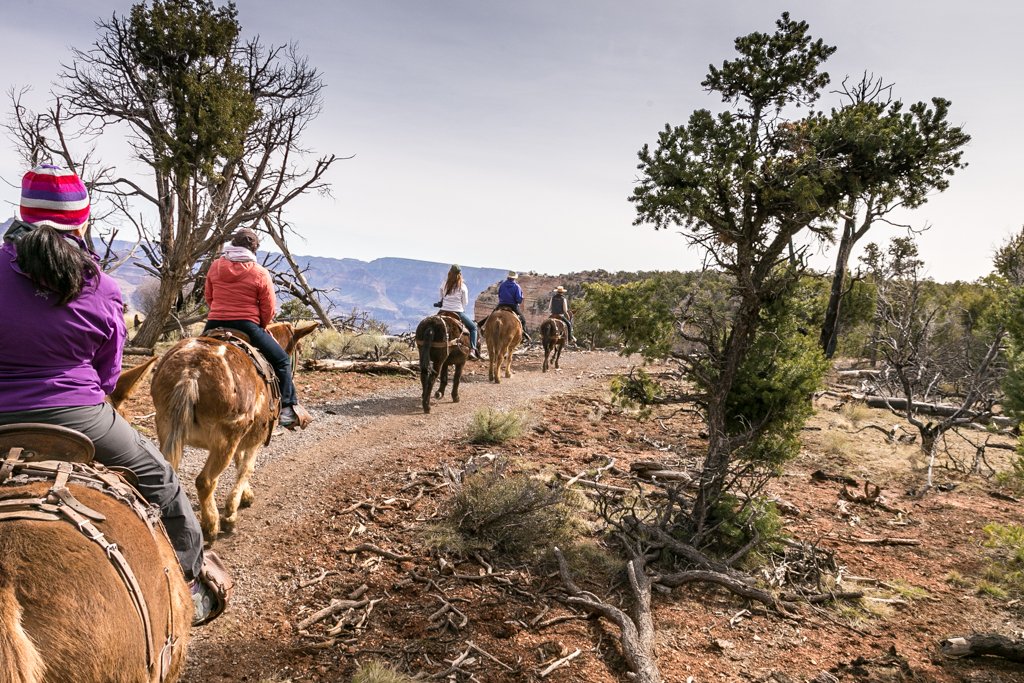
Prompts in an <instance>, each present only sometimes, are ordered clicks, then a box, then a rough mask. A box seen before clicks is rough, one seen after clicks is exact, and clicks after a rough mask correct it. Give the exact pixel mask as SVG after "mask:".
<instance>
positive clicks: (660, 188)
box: [630, 13, 851, 536]
mask: <svg viewBox="0 0 1024 683" xmlns="http://www.w3.org/2000/svg"><path fill="white" fill-rule="evenodd" d="M735 47H736V51H737V53H738V56H737V57H736V58H735V59H733V60H730V61H726V62H724V63H723V64H722V65H721V66H720V67H716V66H714V65H711V66H710V67H709V71H708V75H707V77H706V78H705V79H704V81H703V82H702V85H703V86H704V88H705V89H707V90H708V91H710V92H713V93H717V94H719V95H720V96H721V99H722V102H724V103H725V104H726V105H728V108H727V109H726V110H725V111H722V112H720V113H718V114H717V115H716V114H712V112H710V111H708V110H706V109H700V110H697V111H694V112H693V113H692V114H691V116H690V118H689V121H688V122H687V123H686V124H684V125H679V126H671V125H666V127H665V129H664V130H663V131H662V132H661V133H660V135H659V137H658V142H657V145H656V146H654V147H653V148H652V147H651V146H648V145H644V147H643V149H642V150H641V151H640V153H639V158H640V164H639V166H638V169H639V171H640V178H639V183H638V185H637V187H636V188H635V189H634V192H633V195H632V197H631V198H630V199H631V201H632V202H633V203H634V205H635V207H636V220H635V223H636V224H637V225H641V224H650V225H653V227H654V228H655V229H669V228H675V227H679V226H681V227H682V228H683V230H682V234H683V236H684V238H685V239H686V240H687V241H688V242H689V243H690V245H691V246H692V247H693V248H695V249H697V250H699V251H700V252H701V253H702V254H703V256H704V259H705V264H706V265H707V267H709V268H710V269H712V270H716V271H720V272H721V273H722V274H724V275H725V276H727V278H728V280H729V285H730V287H731V292H730V294H731V301H732V305H731V309H730V310H729V314H728V316H727V317H726V318H725V319H717V320H716V321H714V324H710V325H703V326H698V329H697V332H698V334H697V335H696V338H695V339H694V341H695V342H697V343H698V344H699V345H700V346H702V347H703V348H702V349H701V353H700V354H699V356H695V357H694V360H693V362H691V363H690V369H691V373H692V376H693V378H694V380H695V382H696V384H697V385H698V387H699V388H700V389H701V390H702V391H703V392H704V397H703V399H702V402H703V407H704V411H705V418H706V420H707V423H708V435H709V436H708V447H707V453H706V456H705V461H704V465H703V468H702V471H701V476H700V480H699V488H698V493H697V497H696V500H695V502H694V506H693V522H694V525H695V532H696V534H697V535H698V536H699V535H701V534H702V533H703V531H704V528H705V525H706V522H707V521H708V518H709V514H710V513H711V511H712V510H714V509H715V508H716V507H717V506H718V504H719V503H720V500H721V498H722V495H723V492H724V490H725V487H726V482H727V480H728V477H729V473H730V468H731V466H732V464H733V462H734V460H735V459H737V458H744V457H750V456H751V455H754V454H756V453H757V452H759V451H761V452H762V453H764V454H765V456H766V458H767V459H768V460H769V461H774V460H777V459H778V457H779V456H780V455H782V454H783V453H786V454H791V453H792V449H793V439H792V438H790V437H791V434H790V430H791V428H792V421H793V419H794V418H795V417H798V415H797V414H795V413H794V412H793V411H792V410H791V409H790V406H787V405H786V404H787V403H793V404H796V403H799V402H804V403H806V401H807V396H806V395H804V396H799V395H794V393H793V392H789V393H786V392H783V393H784V394H786V397H785V400H784V401H782V402H781V403H778V402H776V404H774V405H771V402H769V403H766V404H765V406H764V407H765V408H767V410H766V411H764V412H763V413H762V414H760V415H757V416H753V415H751V416H749V417H748V416H745V415H743V414H742V413H739V412H737V411H742V410H745V409H747V408H749V407H750V406H749V404H748V403H746V402H745V401H743V400H742V397H740V396H739V395H738V392H739V391H741V390H744V389H749V388H750V385H749V382H748V381H747V380H748V379H750V378H749V376H747V377H746V378H745V375H746V374H747V373H750V372H756V371H757V369H756V368H752V367H751V366H750V365H749V360H750V358H751V355H752V353H753V352H754V350H755V349H756V348H757V347H758V346H759V345H763V344H769V345H770V344H771V341H770V338H769V337H770V336H771V333H772V330H771V329H767V330H762V328H763V327H764V326H765V325H768V326H769V327H771V326H772V325H783V327H785V328H786V329H787V332H788V331H789V330H791V329H793V328H792V326H791V325H789V324H788V323H785V321H789V320H791V315H790V313H789V312H787V311H785V310H784V309H785V308H786V307H785V306H778V307H776V308H777V309H778V310H776V311H774V312H773V311H770V310H768V309H769V305H771V304H773V303H774V302H777V301H779V300H782V299H784V298H785V297H787V296H789V294H790V292H791V291H792V289H793V287H794V286H795V284H796V283H797V282H798V280H799V276H800V273H801V271H802V259H801V258H800V256H801V252H800V250H799V249H794V244H796V243H797V240H798V238H799V237H801V236H802V235H804V234H818V235H821V236H824V235H825V234H826V232H827V228H826V227H824V225H823V221H822V219H823V218H827V217H828V216H829V215H830V212H832V211H834V209H835V208H836V206H837V205H838V204H839V202H840V201H841V199H842V197H843V196H844V190H845V189H846V184H847V183H848V181H849V174H850V172H851V171H850V169H848V168H845V167H844V164H843V163H842V160H841V159H837V158H835V157H830V156H829V155H828V154H827V150H823V149H821V148H820V147H819V143H820V142H821V140H822V137H823V136H821V135H818V134H816V133H817V130H818V128H817V127H815V126H811V125H809V121H810V118H809V117H804V118H801V119H793V118H789V117H791V116H792V115H793V113H794V112H796V111H798V110H799V109H800V108H806V107H810V106H811V105H813V104H814V102H815V101H816V100H817V99H818V97H819V95H820V93H821V91H822V89H823V88H824V87H825V86H826V85H827V84H828V83H829V76H828V74H827V73H826V72H824V71H823V70H822V67H823V65H824V63H825V61H826V60H827V59H828V58H829V56H830V55H831V54H832V53H833V52H834V51H835V48H834V47H831V46H829V45H826V44H825V43H824V42H823V41H822V40H820V39H818V40H815V39H813V38H812V37H811V35H810V34H809V32H808V25H807V23H806V22H802V21H794V20H792V19H791V18H790V16H789V14H788V13H784V14H783V15H782V17H781V18H780V19H779V20H778V21H777V22H776V30H775V32H774V33H772V34H766V33H760V32H756V33H751V34H750V35H747V36H743V37H740V38H737V39H736V41H735ZM759 331H764V332H766V333H767V334H768V335H769V336H764V335H761V336H759ZM776 338H778V337H776ZM780 341H781V339H780ZM803 346H806V345H803ZM805 350H806V349H805ZM800 353H801V354H804V351H800ZM803 358H804V356H803V355H801V360H800V361H799V362H800V364H801V365H803V366H804V369H805V370H806V371H807V372H809V373H810V374H809V375H807V376H806V377H804V378H803V379H804V380H808V381H801V382H798V383H796V384H798V385H799V386H800V387H801V388H802V389H803V388H806V387H807V386H808V385H809V384H810V385H813V383H814V374H815V373H818V374H819V375H820V372H821V368H820V366H815V363H814V362H813V361H811V362H810V365H806V364H805V363H804V360H803ZM812 366H814V367H812ZM778 370H779V372H776V373H773V374H774V379H775V380H777V381H789V380H786V379H785V378H786V372H785V371H784V370H783V368H781V367H780V368H778ZM760 389H761V390H765V387H763V386H762V387H760ZM797 413H799V411H797ZM786 425H788V426H786ZM765 448H768V449H771V448H776V449H778V452H776V453H772V454H768V453H767V451H766V450H765Z"/></svg>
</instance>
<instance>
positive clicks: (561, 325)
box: [548, 313, 569, 340]
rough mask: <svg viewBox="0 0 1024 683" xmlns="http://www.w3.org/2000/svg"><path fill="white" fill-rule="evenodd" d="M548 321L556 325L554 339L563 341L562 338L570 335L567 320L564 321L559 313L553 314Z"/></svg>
mask: <svg viewBox="0 0 1024 683" xmlns="http://www.w3.org/2000/svg"><path fill="white" fill-rule="evenodd" d="M548 320H550V321H551V322H553V323H555V334H554V337H553V338H554V339H556V340H557V339H561V338H562V337H564V336H566V335H567V334H568V333H569V330H568V328H567V327H566V325H565V320H563V319H562V316H561V315H559V314H557V313H552V314H551V315H549V316H548Z"/></svg>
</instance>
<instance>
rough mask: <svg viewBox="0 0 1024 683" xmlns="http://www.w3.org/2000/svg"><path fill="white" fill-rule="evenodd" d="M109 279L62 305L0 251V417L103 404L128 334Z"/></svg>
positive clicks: (8, 252)
mask: <svg viewBox="0 0 1024 683" xmlns="http://www.w3.org/2000/svg"><path fill="white" fill-rule="evenodd" d="M122 311H123V308H122V301H121V290H120V288H119V287H118V286H117V282H116V281H115V280H114V278H112V277H110V276H109V275H106V274H100V276H99V278H98V279H95V278H93V279H91V280H90V281H89V282H88V283H87V284H86V285H85V287H84V288H83V289H82V293H81V294H79V296H78V298H77V299H75V300H73V301H71V302H69V303H67V304H65V305H63V306H58V305H57V304H56V297H55V295H53V294H52V293H49V294H48V293H46V292H44V291H40V290H38V289H37V288H36V286H35V285H34V284H32V281H31V280H29V278H28V276H26V275H25V274H24V273H23V272H21V269H19V268H18V262H17V252H16V251H15V247H14V245H13V244H11V243H4V244H3V246H2V247H0V413H6V412H13V411H19V410H35V409H37V408H62V407H74V406H92V405H97V404H99V403H102V402H103V398H104V396H106V395H107V394H108V393H110V392H111V391H112V390H113V388H114V385H115V384H116V383H117V378H118V376H119V375H120V374H121V348H122V346H123V345H124V340H125V336H126V329H125V324H124V316H123V313H122Z"/></svg>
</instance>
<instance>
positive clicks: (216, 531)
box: [200, 524, 220, 546]
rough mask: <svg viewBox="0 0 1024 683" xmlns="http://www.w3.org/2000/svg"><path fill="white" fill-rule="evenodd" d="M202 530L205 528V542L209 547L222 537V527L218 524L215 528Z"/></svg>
mask: <svg viewBox="0 0 1024 683" xmlns="http://www.w3.org/2000/svg"><path fill="white" fill-rule="evenodd" d="M200 526H202V525H200ZM202 528H203V541H204V542H205V543H206V545H207V546H211V545H213V542H214V541H216V540H217V537H218V536H220V525H219V524H218V525H217V526H213V527H206V526H203V527H202Z"/></svg>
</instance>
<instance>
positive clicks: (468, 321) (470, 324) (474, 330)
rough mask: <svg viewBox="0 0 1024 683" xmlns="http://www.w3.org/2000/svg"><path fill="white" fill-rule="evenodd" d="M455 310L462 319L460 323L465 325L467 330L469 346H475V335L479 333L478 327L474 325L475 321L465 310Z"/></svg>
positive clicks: (473, 347)
mask: <svg viewBox="0 0 1024 683" xmlns="http://www.w3.org/2000/svg"><path fill="white" fill-rule="evenodd" d="M455 312H456V313H458V314H459V319H461V320H462V324H463V325H465V326H466V329H467V330H469V347H470V348H472V349H475V348H477V346H476V339H477V335H478V334H479V333H480V329H479V328H478V327H477V326H476V322H474V321H473V319H472V318H470V317H469V316H468V315H466V312H465V311H455Z"/></svg>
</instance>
